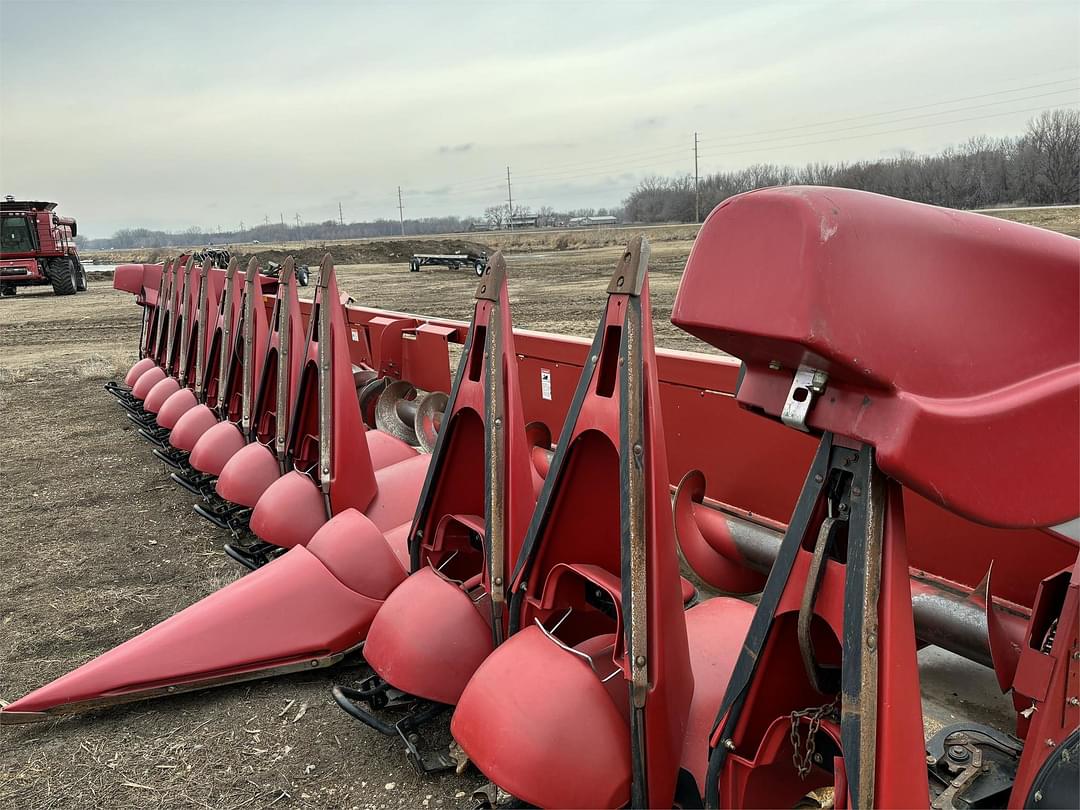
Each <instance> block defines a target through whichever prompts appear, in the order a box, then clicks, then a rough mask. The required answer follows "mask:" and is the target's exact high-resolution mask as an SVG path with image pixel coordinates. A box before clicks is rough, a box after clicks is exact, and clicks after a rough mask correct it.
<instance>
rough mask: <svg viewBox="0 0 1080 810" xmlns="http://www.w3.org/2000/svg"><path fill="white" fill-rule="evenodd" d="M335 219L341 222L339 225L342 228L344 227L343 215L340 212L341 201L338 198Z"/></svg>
mask: <svg viewBox="0 0 1080 810" xmlns="http://www.w3.org/2000/svg"><path fill="white" fill-rule="evenodd" d="M337 219H338V222H339V223H341V227H343V228H344V227H345V217H344V215H342V213H341V201H340V200H339V201H338V204H337Z"/></svg>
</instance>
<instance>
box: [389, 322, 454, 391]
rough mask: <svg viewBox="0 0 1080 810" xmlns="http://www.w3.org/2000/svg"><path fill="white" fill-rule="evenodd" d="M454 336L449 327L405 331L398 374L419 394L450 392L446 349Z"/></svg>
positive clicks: (425, 324)
mask: <svg viewBox="0 0 1080 810" xmlns="http://www.w3.org/2000/svg"><path fill="white" fill-rule="evenodd" d="M456 334H457V330H456V329H454V328H453V327H449V326H437V325H435V324H430V323H422V324H420V325H419V326H418V327H417V328H416V330H415V331H414V332H411V333H410V332H405V333H403V334H402V336H401V341H402V358H401V362H402V374H401V377H402V379H404V380H408V381H409V382H411V383H412V384H413V385H414V386H416V387H417V388H419V389H420V390H422V391H443V392H448V391H449V390H450V350H449V347H448V342H449V340H450V338H451V337H452V336H454V335H456Z"/></svg>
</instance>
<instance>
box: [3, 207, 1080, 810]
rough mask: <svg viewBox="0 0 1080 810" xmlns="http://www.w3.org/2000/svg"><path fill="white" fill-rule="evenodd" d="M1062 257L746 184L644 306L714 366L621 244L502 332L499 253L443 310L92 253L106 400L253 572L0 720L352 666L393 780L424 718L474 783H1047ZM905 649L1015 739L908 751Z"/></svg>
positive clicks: (979, 738) (1067, 523) (791, 786)
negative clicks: (551, 326) (677, 282)
mask: <svg viewBox="0 0 1080 810" xmlns="http://www.w3.org/2000/svg"><path fill="white" fill-rule="evenodd" d="M762 234H764V235H766V236H767V238H761V235H762ZM290 261H291V260H290ZM1076 266H1077V248H1076V241H1075V240H1072V239H1069V238H1068V237H1063V236H1059V235H1056V234H1051V233H1048V232H1044V231H1038V230H1035V229H1031V228H1028V227H1026V226H1020V225H1014V224H1012V223H1007V222H1006V223H1003V222H998V221H993V220H989V219H985V218H982V217H979V216H977V215H972V214H962V213H958V212H953V211H946V210H942V209H935V208H933V207H929V206H920V205H915V204H912V203H906V202H901V201H897V200H892V199H889V198H884V197H879V196H876V195H871V194H865V193H861V192H852V191H843V190H839V189H816V188H784V189H769V190H764V191H758V192H752V193H749V194H744V195H741V196H738V197H735V198H732V199H729V200H727V201H726V202H724V203H723V204H721V205H720V206H719V207H718V208H717V209H716V210H715V211H714V212H713V213H712V214H711V216H710V217H709V219H708V220H707V222H706V224H705V225H704V226H703V227H702V230H701V233H700V234H699V236H698V238H697V241H696V243H695V246H694V249H693V252H692V254H691V256H690V259H689V261H688V264H687V268H686V271H685V273H684V276H683V279H682V282H681V286H680V291H679V295H678V297H677V300H676V304H675V309H674V312H673V315H672V320H673V322H674V323H675V324H676V325H677V326H679V327H680V328H682V329H684V330H686V331H687V332H689V333H690V334H692V335H695V336H696V337H698V338H700V339H701V340H703V341H704V342H705V343H707V344H710V345H712V346H715V347H717V348H719V349H722V350H723V351H725V352H727V353H728V356H725V355H715V354H698V353H687V352H673V351H665V350H662V349H656V348H655V347H654V345H653V337H652V321H651V309H650V306H649V284H648V244H647V243H646V242H645V240H644V239H643V238H640V237H639V238H636V239H634V240H632V241H631V243H630V244H629V245H628V247H627V249H626V251H625V252H624V254H623V255H622V257H621V258H620V260H619V262H618V263H617V265H616V267H615V269H614V271H613V273H612V275H611V282H610V285H609V287H608V295H607V299H606V301H605V302H600V301H598V302H597V305H598V306H597V308H598V310H601V309H602V314H601V316H600V320H599V324H598V327H597V330H596V334H595V337H594V339H593V340H592V341H589V340H583V339H578V338H571V337H566V336H560V335H552V334H545V333H538V332H532V331H528V330H522V329H514V328H513V326H512V322H511V318H510V311H509V296H508V293H507V288H508V284H509V281H508V272H507V267H506V261H505V260H504V258H503V257H502V256H501V255H498V254H497V255H495V256H493V257H492V259H491V261H490V262H489V264H488V266H487V268H486V269H485V270H484V272H483V274H481V277H480V283H479V286H478V288H477V293H476V296H475V302H474V312H473V317H472V319H471V321H470V322H469V323H464V322H459V321H452V320H446V319H439V318H429V317H421V316H416V315H410V314H406V313H399V312H392V311H386V310H379V309H374V308H370V307H364V306H356V305H353V304H351V303H347V302H346V301H344V299H343V298H342V296H341V295H340V293H339V291H338V288H337V283H336V279H335V274H334V270H333V265H332V263H331V262H330V259H329V257H327V258H326V259H325V260H324V261H323V263H322V266H321V268H320V275H319V281H318V284H317V285H316V287H315V289H314V298H313V300H310V301H302V300H300V299H299V298H298V297H297V294H296V285H295V280H294V278H293V277H294V274H293V273H291V272H286V273H282V274H281V275H280V278H281V279H282V282H281V283H280V284H279V283H277V281H276V280H274V279H264V278H263V277H262V276H260V275H259V273H258V268H257V265H256V264H255V262H254V260H253V261H252V262H251V263H250V264H249V266H248V270H247V273H246V274H245V277H244V279H243V281H242V282H241V280H240V276H239V274H238V273H237V272H236V267H235V264H233V265H231V266H230V267H229V269H228V270H227V271H221V270H215V269H211V268H210V267H208V266H205V265H204V266H203V267H202V268H196V267H194V265H193V262H192V260H191V258H190V257H186V256H182V257H179V258H178V259H176V260H172V261H170V262H167V263H166V264H165V266H164V267H163V268H162V267H157V266H154V265H126V266H123V267H121V268H118V270H117V273H116V277H115V281H114V286H116V287H117V288H118V289H123V290H126V291H128V292H131V293H132V294H134V295H135V297H136V302H137V303H138V304H139V305H140V306H142V307H143V308H144V311H143V318H142V325H141V331H140V337H139V356H140V359H139V362H138V363H136V365H135V366H133V367H132V369H131V371H130V372H129V373H128V374H127V375H126V376H125V380H124V382H123V384H120V383H114V384H109V385H107V386H106V387H107V389H108V390H109V391H110V393H112V394H113V395H114V396H115V397H116V398H117V400H118V401H119V402H120V404H121V405H122V406H123V407H124V408H125V409H126V410H127V412H128V413H129V414H130V415H131V418H132V419H133V420H135V421H137V422H139V423H140V425H141V426H142V427H143V428H144V430H145V432H146V433H148V434H150V437H152V438H155V439H157V440H159V441H158V444H160V445H161V446H160V447H159V448H158V452H157V455H158V456H159V457H160V458H162V460H163V461H165V462H166V463H167V464H169V465H170V466H174V467H175V472H174V473H173V476H174V479H176V480H178V482H179V483H182V484H183V485H184V486H186V487H187V488H189V489H191V490H192V491H193V492H195V493H196V494H197V495H198V496H199V498H200V501H201V503H200V504H199V505H197V507H196V509H197V511H199V512H200V513H201V514H204V516H207V517H210V518H211V519H212V520H214V522H215V523H217V524H218V525H221V526H222V527H224V528H227V529H228V530H229V531H230V532H231V533H232V535H233V539H232V542H231V543H230V546H231V548H232V551H231V552H230V553H232V554H233V556H235V557H236V558H237V559H239V560H240V561H241V562H244V564H245V565H247V566H249V567H250V568H252V569H254V570H252V571H251V572H250V573H249V574H247V575H246V576H245V577H243V578H242V579H241V580H239V581H238V582H235V583H233V584H231V585H229V586H226V587H225V588H223V589H222V590H220V591H218V592H217V593H215V594H212V595H211V596H210V597H208V598H207V599H204V600H202V601H201V602H198V603H196V604H195V605H192V606H191V607H189V608H187V609H186V610H184V611H182V612H181V613H179V614H177V615H176V616H174V617H172V618H170V619H168V620H166V621H165V622H163V623H162V624H160V625H157V626H156V627H154V628H151V629H150V630H148V631H146V632H144V633H142V634H141V635H139V636H137V637H135V638H134V639H132V640H130V641H128V642H126V643H125V644H123V645H121V646H120V647H117V648H116V649H114V650H112V651H109V652H106V653H105V654H103V655H102V656H100V657H99V658H97V659H95V660H94V661H91V662H89V663H88V664H86V665H84V666H83V667H80V668H79V669H77V670H75V671H73V672H72V673H69V674H68V675H66V676H64V677H63V678H60V679H58V680H57V681H54V682H53V683H51V684H48V685H46V686H44V687H42V688H41V689H38V690H37V691H35V692H33V693H31V694H29V695H27V696H26V697H24V698H22V699H20V700H18V701H16V702H15V703H13V704H11V705H9V706H7V707H5V708H4V709H3V710H2V711H0V720H3V722H5V723H8V722H30V721H34V720H40V719H45V718H48V717H52V716H57V715H62V714H68V713H74V712H78V711H84V710H86V709H90V708H97V707H100V706H105V705H110V704H114V703H123V702H128V701H132V700H141V699H145V698H149V697H156V696H159V695H164V694H170V693H173V692H178V691H188V690H192V689H201V688H206V687H209V686H214V685H217V684H220V683H229V682H235V681H238V680H247V679H251V678H260V677H270V676H272V675H276V674H281V673H284V672H290V671H295V670H297V669H300V668H310V667H322V666H329V665H331V664H335V663H338V662H340V661H342V660H344V659H346V658H347V657H349V658H350V660H356V661H357V664H358V669H357V670H355V671H354V673H353V674H352V675H350V674H343V675H342V676H341V677H342V679H345V678H349V677H353V679H354V683H355V685H343V686H339V687H335V688H334V690H333V694H334V697H335V699H336V700H337V702H338V703H339V705H341V707H342V708H343V709H345V710H346V711H347V712H348V713H349V714H350V715H352V716H353V717H356V718H357V719H360V720H362V721H363V722H364V723H366V724H367V725H369V726H371V727H372V728H373V729H376V730H377V731H379V732H382V733H385V734H391V735H395V736H398V737H400V739H401V740H402V741H403V742H404V745H405V748H406V752H407V754H408V757H409V759H410V761H412V763H413V764H414V766H416V767H417V769H418V770H419V771H421V772H429V771H433V770H442V769H446V768H449V767H453V766H454V765H455V764H460V759H457V760H456V761H455V760H452V759H451V758H449V757H448V756H447V755H446V754H444V753H440V752H439V751H437V750H431V746H430V744H428V743H427V742H426V741H425V739H424V736H423V731H424V725H425V724H426V723H427V722H429V721H430V720H431V719H432V718H434V717H436V716H438V715H441V714H447V713H452V720H451V731H452V733H453V735H454V737H455V739H456V741H457V743H458V744H459V745H460V747H461V749H462V750H463V751H464V752H465V754H466V755H467V757H468V758H469V760H471V761H472V763H473V764H474V765H476V766H477V767H478V768H479V769H480V770H481V771H482V772H483V773H484V774H485V776H486V777H487V778H488V779H490V780H491V782H492V785H493V787H492V788H491V790H489V791H488V792H487V795H489V796H494V797H497V796H498V795H500V791H501V792H502V793H503V794H505V793H509V794H510V795H511V796H513V797H515V798H516V799H517V800H519V801H523V802H526V803H530V804H535V805H538V806H596V807H620V806H626V805H630V806H635V807H646V806H670V805H671V804H672V803H677V804H679V805H680V806H683V807H686V806H695V805H696V806H700V805H701V804H702V803H704V804H706V805H707V806H712V807H718V806H723V807H742V806H793V805H795V804H797V803H799V802H802V801H805V800H806V797H807V796H808V795H810V794H811V793H812V792H814V791H819V790H824V789H831V791H832V795H833V797H834V798H833V806H835V807H863V806H866V807H868V806H873V805H881V806H909V807H916V806H924V807H925V806H932V807H935V808H944V807H963V806H974V805H975V804H978V805H979V806H1006V805H1008V806H1016V807H1019V806H1036V807H1037V806H1045V807H1049V806H1075V805H1076V803H1077V796H1076V785H1077V781H1078V775H1077V763H1078V762H1080V750H1078V739H1080V730H1078V717H1080V714H1078V712H1080V709H1078V707H1080V694H1078V693H1080V664H1078V662H1080V641H1078V627H1077V625H1078V623H1080V618H1078V616H1080V567H1078V562H1077V529H1076V526H1077V515H1078V514H1080V480H1078V476H1080V458H1078V457H1077V456H1078V445H1080V436H1078V435H1077V433H1078V425H1080V405H1078V397H1077V390H1078V389H1080V357H1078V350H1077V346H1076V344H1075V340H1074V339H1073V338H1074V337H1075V335H1076V334H1077V333H1078V331H1080V322H1078V321H1080V316H1078V313H1077V310H1076V307H1075V306H1073V304H1075V302H1076V301H1077V300H1078V299H1080V286H1078V274H1077V271H1076ZM361 293H362V291H361ZM601 303H603V306H601ZM451 343H454V344H458V345H461V346H462V347H463V350H462V352H461V359H460V362H459V365H458V368H457V371H456V373H455V374H454V375H453V379H451V370H450V365H449V344H451ZM736 358H737V359H736ZM443 392H448V393H443ZM174 398H176V399H174ZM169 403H173V404H172V405H169ZM181 406H184V407H181ZM175 411H181V412H180V413H179V414H177V415H176V418H175V420H174V421H173V413H174V412H175ZM188 425H191V426H192V427H191V428H190V431H191V433H193V434H195V435H194V437H193V438H192V439H191V440H190V441H188V440H187V439H182V434H183V435H186V434H187V432H188V430H189V428H188V427H187V426H188ZM189 445H190V446H189ZM415 445H420V446H421V450H422V451H423V452H422V451H421V450H418V449H417V448H416V447H415ZM1032 447H1038V448H1040V450H1039V452H1038V453H1032V452H1031V448H1032ZM680 572H681V573H682V574H685V575H686V576H685V577H683V576H680ZM688 578H689V579H692V580H694V581H695V582H696V583H697V585H698V586H699V587H698V589H695V587H694V586H693V585H692V584H691V582H690V581H689V579H688ZM753 593H760V598H759V600H758V604H757V606H756V607H755V606H752V605H750V604H749V603H747V602H745V601H742V600H740V599H737V598H734V595H739V594H753ZM714 594H725V595H714ZM702 595H704V596H706V597H709V598H705V599H702V598H701V596H702ZM928 644H933V645H937V646H940V647H943V648H945V649H948V650H951V651H953V652H955V653H957V654H959V655H961V656H963V657H965V658H967V659H969V660H971V661H974V662H976V663H978V664H980V665H983V666H986V667H989V668H991V669H992V670H993V671H994V673H995V675H996V678H997V681H998V684H999V686H1000V687H1001V689H1002V691H1003V692H1011V694H1012V699H1013V704H1014V706H1015V709H1016V723H1015V726H1014V727H1012V728H1008V729H993V728H990V727H987V726H983V725H980V724H978V723H974V722H971V721H969V720H962V721H961V722H959V723H957V724H955V725H953V726H949V727H946V728H945V729H942V730H941V731H940V732H939V733H938V734H936V735H935V736H934V737H933V738H932V739H930V740H929V741H926V740H924V737H923V719H922V710H921V700H920V682H919V668H918V659H917V657H916V651H917V650H918V649H919V648H920V647H922V646H925V645H928ZM360 650H362V651H363V657H364V659H366V660H365V661H364V662H362V663H361V662H359V661H358V660H357V659H358V656H357V655H355V654H356V653H358V652H359V651H360ZM179 651H187V652H186V653H185V654H184V655H180V654H179ZM526 728H527V729H528V733H527V734H525V733H523V732H522V729H526ZM554 773H558V774H559V777H558V778H557V779H553V778H552V775H553V774H554Z"/></svg>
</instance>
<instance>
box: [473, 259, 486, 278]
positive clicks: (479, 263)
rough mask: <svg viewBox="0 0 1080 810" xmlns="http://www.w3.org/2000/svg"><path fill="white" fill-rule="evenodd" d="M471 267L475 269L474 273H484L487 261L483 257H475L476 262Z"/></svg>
mask: <svg viewBox="0 0 1080 810" xmlns="http://www.w3.org/2000/svg"><path fill="white" fill-rule="evenodd" d="M473 269H474V270H475V271H476V275H478V276H482V275H484V270H486V269H487V262H485V261H484V260H483V259H477V260H476V263H475V264H474V265H473Z"/></svg>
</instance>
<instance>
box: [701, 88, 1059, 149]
mask: <svg viewBox="0 0 1080 810" xmlns="http://www.w3.org/2000/svg"><path fill="white" fill-rule="evenodd" d="M1078 92H1080V86H1077V87H1066V88H1062V89H1061V90H1051V91H1050V92H1048V93H1036V94H1035V95H1031V96H1019V97H1017V98H1010V99H1004V100H1002V101H989V102H986V103H985V104H972V105H969V106H967V107H956V108H955V109H951V110H940V111H938V112H932V113H921V114H919V115H907V116H903V117H902V118H894V119H891V120H888V121H874V122H871V123H868V124H855V125H854V126H850V127H841V128H840V129H834V130H824V131H822V132H805V133H801V134H796V135H781V136H779V137H776V138H768V139H766V140H765V141H764V143H775V142H777V141H787V140H791V139H792V138H801V137H806V136H807V135H810V136H814V135H832V134H835V133H837V132H851V131H852V130H855V129H866V128H867V127H879V126H884V125H886V124H898V123H900V122H902V121H914V120H915V119H917V118H930V117H933V116H938V115H954V114H956V113H959V112H967V111H969V110H981V109H985V108H986V107H997V106H1000V105H1002V104H1014V103H1016V102H1021V101H1033V100H1035V99H1037V98H1045V97H1046V96H1057V95H1061V94H1062V93H1074V94H1075V93H1078ZM728 137H734V136H728ZM704 140H707V141H710V140H711V141H715V140H716V139H715V138H706V139H704ZM747 143H762V141H760V140H757V139H755V140H753V141H745V140H744V141H737V142H735V143H720V144H718V145H719V146H720V147H722V148H726V147H728V146H742V145H744V144H747Z"/></svg>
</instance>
